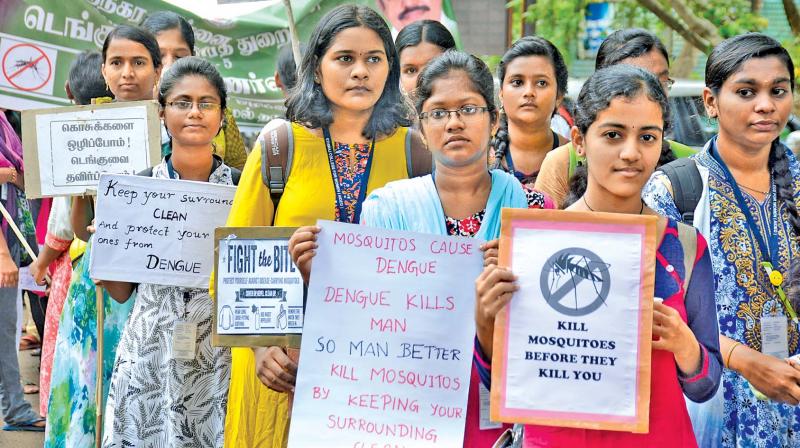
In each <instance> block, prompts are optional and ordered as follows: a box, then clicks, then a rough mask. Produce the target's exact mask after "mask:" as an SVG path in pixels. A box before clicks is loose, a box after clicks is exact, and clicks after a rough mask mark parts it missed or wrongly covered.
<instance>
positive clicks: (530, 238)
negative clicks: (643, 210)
mask: <svg viewBox="0 0 800 448" xmlns="http://www.w3.org/2000/svg"><path fill="white" fill-rule="evenodd" d="M502 219H503V223H502V231H501V238H500V253H499V264H500V265H501V266H506V267H510V268H511V270H512V271H513V272H514V274H516V275H517V276H518V277H519V281H518V284H519V290H518V291H517V292H516V293H515V294H514V297H513V298H512V299H511V302H510V304H509V306H507V307H506V308H505V309H504V310H503V311H501V312H500V313H499V314H498V317H497V321H496V322H495V336H494V348H493V353H494V356H493V359H492V361H493V362H492V391H491V416H492V419H493V420H498V421H504V422H515V423H528V424H538V425H547V426H566V427H577V428H589V429H607V430H618V431H629V432H647V431H648V424H649V404H650V355H651V336H652V317H653V312H652V309H653V287H654V283H655V265H654V261H655V249H656V248H655V244H656V221H657V218H656V217H654V216H632V215H621V214H607V213H584V212H571V211H560V210H511V209H505V210H503V217H502Z"/></svg>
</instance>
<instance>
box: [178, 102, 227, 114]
mask: <svg viewBox="0 0 800 448" xmlns="http://www.w3.org/2000/svg"><path fill="white" fill-rule="evenodd" d="M195 104H197V109H198V110H200V112H213V111H217V110H220V108H222V105H221V104H218V103H206V102H202V103H195V102H193V101H169V102H167V106H169V107H172V108H175V109H176V110H179V111H181V112H188V111H190V110H192V106H194V105H195Z"/></svg>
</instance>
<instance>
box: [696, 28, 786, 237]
mask: <svg viewBox="0 0 800 448" xmlns="http://www.w3.org/2000/svg"><path fill="white" fill-rule="evenodd" d="M766 57H776V58H778V59H779V60H780V61H781V62H783V64H784V65H785V66H786V70H787V71H788V72H789V81H790V82H789V85H790V86H791V88H792V92H794V64H793V63H792V58H791V57H790V56H789V52H788V51H786V49H785V48H783V47H782V46H781V44H780V42H778V41H777V40H775V39H773V38H771V37H769V36H767V35H765V34H761V33H747V34H741V35H739V36H736V37H732V38H730V39H726V40H724V41H722V43H720V44H719V45H717V46H716V47H715V48H714V50H713V51H712V52H711V54H710V55H709V56H708V62H707V63H706V74H705V77H706V86H707V87H708V88H709V89H711V91H712V92H713V93H714V95H715V96H716V95H719V91H720V89H721V88H722V85H723V84H724V83H725V81H726V80H727V79H728V78H730V77H731V76H732V75H733V74H734V73H736V72H738V71H739V70H740V69H741V68H742V65H743V64H744V63H745V62H747V61H749V60H750V59H754V58H759V59H760V58H766ZM784 124H785V123H784ZM788 152H789V150H788V148H786V147H785V146H784V145H783V144H782V143H781V142H780V140H779V138H778V137H776V138H775V141H773V142H772V148H771V149H770V154H769V161H768V164H767V167H768V168H769V170H770V173H771V174H772V181H773V182H774V183H775V187H776V188H775V189H776V193H777V201H778V202H779V203H782V204H783V205H784V206H785V207H786V210H787V211H788V213H789V222H790V224H791V225H792V228H793V229H794V234H795V237H800V215H798V211H797V204H796V203H795V199H794V196H795V190H794V178H793V177H792V174H791V172H790V171H789V157H788V154H787V153H788ZM773 219H778V218H777V217H775V218H773Z"/></svg>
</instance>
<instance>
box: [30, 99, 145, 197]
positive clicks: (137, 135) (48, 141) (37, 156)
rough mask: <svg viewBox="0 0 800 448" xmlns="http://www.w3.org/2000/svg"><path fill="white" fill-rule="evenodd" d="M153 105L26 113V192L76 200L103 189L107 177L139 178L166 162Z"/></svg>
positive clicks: (108, 105) (87, 107) (134, 104)
mask: <svg viewBox="0 0 800 448" xmlns="http://www.w3.org/2000/svg"><path fill="white" fill-rule="evenodd" d="M160 139H161V134H160V127H159V119H158V105H157V104H156V103H155V102H153V101H139V102H127V103H109V104H101V105H92V106H74V107H62V108H57V109H41V110H29V111H24V112H23V113H22V141H23V147H24V152H25V160H29V161H30V160H34V161H38V163H28V164H26V166H25V168H26V169H25V186H26V190H25V193H26V195H27V196H28V197H29V198H38V197H49V196H72V195H81V194H85V193H87V192H88V191H90V190H94V189H95V188H97V182H98V180H100V175H101V174H103V173H110V174H136V173H139V172H141V171H143V170H145V169H146V168H148V167H150V166H153V165H154V164H156V163H157V162H158V161H159V160H160V158H161V145H160Z"/></svg>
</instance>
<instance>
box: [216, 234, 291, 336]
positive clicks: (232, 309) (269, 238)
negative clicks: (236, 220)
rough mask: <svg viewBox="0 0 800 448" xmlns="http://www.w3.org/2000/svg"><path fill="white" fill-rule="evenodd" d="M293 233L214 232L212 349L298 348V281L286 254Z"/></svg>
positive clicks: (287, 253) (289, 258) (289, 257)
mask: <svg viewBox="0 0 800 448" xmlns="http://www.w3.org/2000/svg"><path fill="white" fill-rule="evenodd" d="M295 230H296V228H295V227H222V228H218V229H216V232H215V235H214V240H215V247H214V256H215V260H216V261H215V263H214V265H215V266H216V269H215V270H214V288H213V297H214V300H215V304H216V305H215V306H216V313H215V315H214V333H213V335H212V342H213V343H214V345H223V346H231V347H268V346H273V345H277V346H283V347H293V348H299V347H300V334H301V333H302V332H303V278H302V276H301V275H300V271H299V270H298V269H297V267H296V266H295V265H294V262H292V257H291V256H290V255H289V237H291V236H292V233H293V232H294V231H295Z"/></svg>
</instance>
